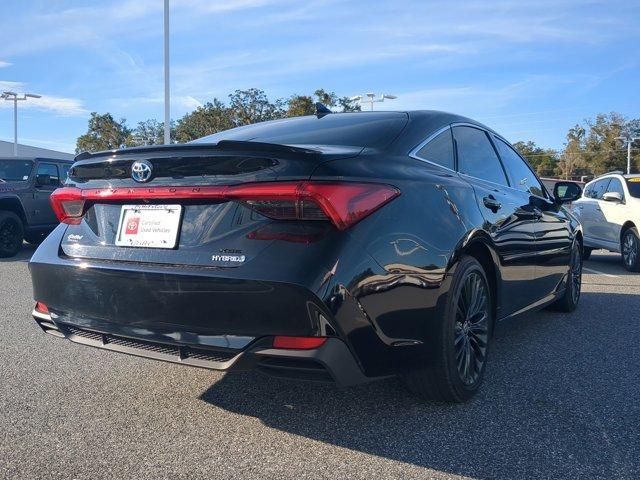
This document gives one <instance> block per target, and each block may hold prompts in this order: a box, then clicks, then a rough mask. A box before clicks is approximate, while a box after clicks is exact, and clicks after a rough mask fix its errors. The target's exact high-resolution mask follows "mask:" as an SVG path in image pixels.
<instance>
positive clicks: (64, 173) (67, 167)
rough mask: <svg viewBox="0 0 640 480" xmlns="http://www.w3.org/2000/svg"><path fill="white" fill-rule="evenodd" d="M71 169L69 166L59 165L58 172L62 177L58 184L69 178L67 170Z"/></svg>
mask: <svg viewBox="0 0 640 480" xmlns="http://www.w3.org/2000/svg"><path fill="white" fill-rule="evenodd" d="M70 169H71V165H66V164H65V165H60V170H61V172H62V175H61V176H60V183H64V182H66V181H67V178H69V170H70Z"/></svg>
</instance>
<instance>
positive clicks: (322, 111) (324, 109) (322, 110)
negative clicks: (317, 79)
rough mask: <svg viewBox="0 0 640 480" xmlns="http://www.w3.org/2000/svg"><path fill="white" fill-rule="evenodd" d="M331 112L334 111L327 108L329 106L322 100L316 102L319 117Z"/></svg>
mask: <svg viewBox="0 0 640 480" xmlns="http://www.w3.org/2000/svg"><path fill="white" fill-rule="evenodd" d="M329 113H332V112H331V110H329V109H328V108H327V106H326V105H325V104H323V103H320V102H316V115H317V116H318V117H324V116H325V115H328V114H329Z"/></svg>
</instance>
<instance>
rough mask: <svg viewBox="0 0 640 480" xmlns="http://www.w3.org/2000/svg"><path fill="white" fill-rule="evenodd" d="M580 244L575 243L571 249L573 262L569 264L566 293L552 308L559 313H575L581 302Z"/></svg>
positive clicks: (581, 257)
mask: <svg viewBox="0 0 640 480" xmlns="http://www.w3.org/2000/svg"><path fill="white" fill-rule="evenodd" d="M580 250H581V248H580V244H579V243H574V245H573V247H572V248H571V261H570V263H569V275H568V278H567V286H566V288H565V289H564V293H563V294H562V296H561V297H560V298H558V300H556V301H555V302H554V303H553V304H552V305H551V307H552V308H553V309H554V310H557V311H559V312H573V311H574V310H575V309H576V307H577V306H578V302H579V301H580V293H581V291H582V260H583V258H584V257H583V256H582V255H581V254H580Z"/></svg>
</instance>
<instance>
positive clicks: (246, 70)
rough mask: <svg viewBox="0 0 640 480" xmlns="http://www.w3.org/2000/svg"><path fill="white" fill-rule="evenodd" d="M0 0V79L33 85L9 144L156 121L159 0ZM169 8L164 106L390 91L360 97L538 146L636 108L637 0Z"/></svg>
mask: <svg viewBox="0 0 640 480" xmlns="http://www.w3.org/2000/svg"><path fill="white" fill-rule="evenodd" d="M2 7H3V8H2V11H3V15H2V17H3V20H2V23H3V25H2V28H1V29H0V88H1V89H3V90H6V89H11V90H16V91H19V92H21V91H29V92H35V93H39V94H42V95H43V98H42V99H41V100H37V101H29V102H23V103H22V104H21V105H20V126H19V134H20V140H21V142H24V143H28V144H32V145H38V146H43V147H47V148H54V149H59V150H64V151H73V149H74V147H75V140H76V138H77V137H78V135H80V134H82V133H84V131H86V125H87V119H88V116H89V113H90V112H92V111H98V112H101V113H103V112H107V111H108V112H111V113H112V114H113V115H114V116H116V117H118V118H120V117H124V118H126V119H127V121H128V122H129V124H130V125H134V124H135V123H136V122H138V121H140V120H144V119H147V118H158V119H161V118H162V115H163V105H162V98H163V90H162V88H163V84H162V78H163V77H162V0H113V1H108V0H100V1H71V0H4V1H3V5H2ZM171 15H172V18H171V24H172V25H171V30H172V32H171V65H172V73H171V80H172V89H171V93H172V118H179V117H180V116H182V115H184V114H185V113H186V112H188V111H190V110H192V109H194V108H195V107H196V106H198V105H199V104H201V103H204V102H206V101H208V100H211V99H212V98H213V97H218V98H221V99H224V100H226V98H227V95H228V94H229V93H231V92H232V91H233V90H235V89H238V88H249V87H257V88H261V89H263V90H265V91H266V92H267V94H268V95H269V96H270V97H271V98H276V97H288V96H290V95H291V94H294V93H298V94H308V93H311V92H313V91H314V90H315V89H316V88H320V87H322V88H325V89H328V90H333V91H335V92H336V93H338V94H339V95H348V96H351V95H356V94H362V93H365V92H370V91H372V92H377V93H383V92H384V93H390V94H395V95H397V96H398V99H397V100H394V101H390V102H388V103H384V104H377V105H376V109H382V108H384V109H399V110H402V109H438V110H447V111H452V112H456V113H460V114H463V115H467V116H470V117H473V118H475V119H477V120H480V121H483V122H485V123H486V124H488V125H489V126H492V127H493V128H495V129H496V130H498V131H499V132H500V133H502V134H503V135H505V136H506V137H507V138H509V139H510V140H511V141H516V140H521V139H524V140H529V139H531V140H534V141H536V142H537V143H538V144H540V145H542V146H545V147H554V148H558V147H561V146H562V144H563V142H564V135H565V134H566V131H567V129H568V128H569V127H571V126H572V125H574V124H575V123H577V122H580V121H582V120H583V119H584V118H588V117H592V116H594V115H595V114H597V113H598V112H609V111H618V112H620V113H622V114H624V115H626V116H629V117H636V118H637V117H640V112H639V110H640V88H639V87H640V60H639V59H638V53H637V46H638V45H640V27H639V24H640V2H634V1H615V0H607V1H588V0H583V1H577V0H576V1H573V0H567V1H565V0H554V1H548V0H538V1H535V2H525V1H512V0H500V1H488V0H487V1H476V0H471V1H459V2H450V1H442V2H441V1H426V0H425V1H409V0H395V1H387V2H383V1H375V0H369V1H361V0H358V1H338V0H304V1H299V0H297V1H289V0H218V1H215V0H172V3H171ZM634 47H635V48H634ZM9 107H10V103H9V102H2V103H1V104H0V139H3V140H12V138H13V130H12V129H13V126H12V116H11V115H12V112H11V109H10V108H9Z"/></svg>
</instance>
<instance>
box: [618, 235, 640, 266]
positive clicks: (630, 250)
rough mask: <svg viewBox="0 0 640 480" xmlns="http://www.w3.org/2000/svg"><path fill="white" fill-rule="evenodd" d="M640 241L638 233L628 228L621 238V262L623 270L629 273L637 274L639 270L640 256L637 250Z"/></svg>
mask: <svg viewBox="0 0 640 480" xmlns="http://www.w3.org/2000/svg"><path fill="white" fill-rule="evenodd" d="M639 244H640V241H639V239H638V231H637V230H636V228H635V227H632V228H629V229H627V230H626V231H625V232H624V235H623V236H622V245H621V249H620V250H621V251H622V261H623V263H624V268H626V269H627V270H629V271H630V272H637V271H638V270H639V269H640V255H639V252H638V248H639V246H640V245H639Z"/></svg>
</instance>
